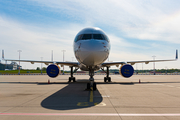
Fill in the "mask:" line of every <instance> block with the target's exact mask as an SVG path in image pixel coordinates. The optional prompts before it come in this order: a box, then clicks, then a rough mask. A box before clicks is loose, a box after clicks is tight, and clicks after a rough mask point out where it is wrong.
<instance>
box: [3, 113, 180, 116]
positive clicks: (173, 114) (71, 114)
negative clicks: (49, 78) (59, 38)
mask: <svg viewBox="0 0 180 120" xmlns="http://www.w3.org/2000/svg"><path fill="white" fill-rule="evenodd" d="M0 115H16V116H127V117H129V116H134V117H136V116H138V117H142V116H151V117H152V116H154V117H157V116H180V113H171V114H167V113H163V114H123V113H119V114H117V113H0Z"/></svg>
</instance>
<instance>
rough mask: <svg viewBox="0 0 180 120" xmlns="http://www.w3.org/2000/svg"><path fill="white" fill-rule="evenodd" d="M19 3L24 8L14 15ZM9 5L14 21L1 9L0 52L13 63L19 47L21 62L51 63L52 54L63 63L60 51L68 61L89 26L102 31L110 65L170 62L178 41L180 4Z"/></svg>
mask: <svg viewBox="0 0 180 120" xmlns="http://www.w3.org/2000/svg"><path fill="white" fill-rule="evenodd" d="M22 2H24V4H23V6H24V7H20V8H19V7H18V8H17V11H16V4H19V6H20V5H21V3H22ZM12 3H13V2H12ZM162 3H163V4H162ZM13 7H14V9H13V10H14V11H16V12H15V13H12V12H13V11H11V13H12V14H14V16H15V17H14V16H13V15H12V14H10V13H8V12H7V13H6V12H5V11H3V12H2V9H0V10H1V11H0V23H1V24H0V38H1V40H0V42H1V44H0V48H2V49H5V52H6V54H5V56H6V57H7V58H14V59H18V53H17V50H18V49H21V50H22V51H23V52H22V58H24V59H31V58H32V59H35V60H38V59H40V57H44V58H43V59H44V60H50V59H51V50H54V59H55V60H60V61H62V52H61V50H63V49H66V53H65V56H66V59H67V60H71V59H72V57H74V53H73V48H72V44H73V39H74V37H75V35H76V34H77V32H78V31H80V30H81V29H83V28H85V27H89V26H96V27H100V28H102V29H103V30H104V31H105V32H106V33H107V35H108V36H109V38H110V40H111V45H112V47H111V54H110V58H111V60H115V61H122V60H124V61H126V60H132V59H134V60H144V59H146V58H149V59H152V58H151V56H152V55H153V54H155V55H157V56H158V57H159V58H161V57H165V56H167V58H169V57H171V55H172V52H173V50H174V49H176V48H177V47H178V46H179V43H180V42H179V39H180V35H179V32H180V24H179V21H180V12H179V11H180V9H179V1H168V0H158V1H144V0H126V1H124V0H111V1H110V0H99V1H98V2H97V1H95V0H91V1H84V0H76V1H74V0H66V1H57V0H51V1H49V0H33V1H32V0H31V1H21V2H14V4H13ZM7 9H8V8H7ZM21 12H24V14H20V13H21ZM2 13H3V14H2ZM25 13H27V15H26V14H25ZM31 15H32V16H33V17H32V18H31V19H30V20H29V19H28V18H29V17H27V16H31ZM39 19H40V20H39ZM37 21H38V22H37ZM41 21H43V22H42V23H41ZM152 51H153V52H152ZM160 51H162V52H160ZM144 54H145V55H144ZM149 56H150V57H149ZM167 64H168V63H167ZM172 66H173V65H172ZM174 67H179V66H178V65H174ZM169 68H170V67H169Z"/></svg>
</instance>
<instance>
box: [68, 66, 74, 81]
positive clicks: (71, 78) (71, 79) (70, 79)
mask: <svg viewBox="0 0 180 120" xmlns="http://www.w3.org/2000/svg"><path fill="white" fill-rule="evenodd" d="M71 81H73V82H76V78H75V77H73V67H71V77H69V82H71Z"/></svg>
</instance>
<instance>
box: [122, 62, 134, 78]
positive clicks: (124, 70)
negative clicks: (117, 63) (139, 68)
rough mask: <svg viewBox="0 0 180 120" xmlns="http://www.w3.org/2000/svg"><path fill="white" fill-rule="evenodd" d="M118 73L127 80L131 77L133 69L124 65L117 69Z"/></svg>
mask: <svg viewBox="0 0 180 120" xmlns="http://www.w3.org/2000/svg"><path fill="white" fill-rule="evenodd" d="M119 73H121V75H122V76H123V77H125V78H129V77H131V76H132V75H133V73H134V68H133V67H132V66H131V65H129V64H126V65H123V66H121V68H120V69H119Z"/></svg>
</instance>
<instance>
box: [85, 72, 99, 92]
mask: <svg viewBox="0 0 180 120" xmlns="http://www.w3.org/2000/svg"><path fill="white" fill-rule="evenodd" d="M89 76H90V78H89V82H88V83H87V90H97V87H96V83H95V82H94V78H93V76H94V70H93V69H89Z"/></svg>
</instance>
